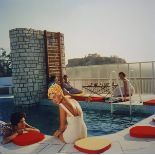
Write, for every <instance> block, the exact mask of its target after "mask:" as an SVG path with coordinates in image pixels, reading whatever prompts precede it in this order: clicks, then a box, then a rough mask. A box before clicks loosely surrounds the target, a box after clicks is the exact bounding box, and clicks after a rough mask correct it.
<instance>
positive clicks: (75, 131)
mask: <svg viewBox="0 0 155 155" xmlns="http://www.w3.org/2000/svg"><path fill="white" fill-rule="evenodd" d="M48 97H49V99H51V100H52V101H53V102H54V103H55V104H57V105H58V106H59V115H60V127H59V129H58V130H57V131H56V132H55V133H54V136H56V137H58V138H59V139H60V140H61V141H63V142H65V143H74V142H75V141H76V140H78V139H82V138H85V137H87V127H86V125H85V122H84V120H83V112H82V109H81V107H80V105H79V103H78V102H77V101H76V100H74V99H71V98H66V97H65V96H64V95H63V91H62V89H61V87H60V86H59V85H58V84H54V85H52V86H51V87H50V88H49V89H48Z"/></svg>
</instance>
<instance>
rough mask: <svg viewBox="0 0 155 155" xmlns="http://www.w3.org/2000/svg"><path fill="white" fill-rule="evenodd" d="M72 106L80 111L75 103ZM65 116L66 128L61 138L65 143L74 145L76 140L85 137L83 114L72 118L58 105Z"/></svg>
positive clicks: (62, 106)
mask: <svg viewBox="0 0 155 155" xmlns="http://www.w3.org/2000/svg"><path fill="white" fill-rule="evenodd" d="M74 105H75V106H76V107H78V109H80V111H82V109H81V107H80V105H79V103H78V102H75V103H74ZM60 106H61V108H63V109H64V110H65V111H66V113H67V114H69V115H70V116H67V128H66V129H65V131H64V132H63V138H64V141H65V142H66V143H74V142H75V141H76V140H78V139H82V138H86V137H87V127H86V124H85V122H84V120H83V114H81V116H73V114H72V113H71V112H70V111H69V110H68V109H67V108H66V107H65V106H64V105H63V104H60Z"/></svg>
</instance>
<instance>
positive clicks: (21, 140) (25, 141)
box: [12, 131, 45, 146]
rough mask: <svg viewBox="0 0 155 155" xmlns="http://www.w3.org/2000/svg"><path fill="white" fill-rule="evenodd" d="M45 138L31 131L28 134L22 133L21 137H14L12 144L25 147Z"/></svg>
mask: <svg viewBox="0 0 155 155" xmlns="http://www.w3.org/2000/svg"><path fill="white" fill-rule="evenodd" d="M44 138H45V135H44V134H42V133H40V132H37V131H31V132H28V133H24V134H22V135H18V136H17V137H15V138H14V139H13V140H12V142H13V143H14V144H16V145H19V146H26V145H30V144H34V143H37V142H39V141H41V140H43V139H44Z"/></svg>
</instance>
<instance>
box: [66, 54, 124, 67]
mask: <svg viewBox="0 0 155 155" xmlns="http://www.w3.org/2000/svg"><path fill="white" fill-rule="evenodd" d="M116 63H126V60H124V59H122V58H119V57H117V56H111V57H101V56H100V55H99V54H97V53H95V54H88V56H85V57H84V58H74V59H69V60H68V64H67V67H75V66H89V65H103V64H116Z"/></svg>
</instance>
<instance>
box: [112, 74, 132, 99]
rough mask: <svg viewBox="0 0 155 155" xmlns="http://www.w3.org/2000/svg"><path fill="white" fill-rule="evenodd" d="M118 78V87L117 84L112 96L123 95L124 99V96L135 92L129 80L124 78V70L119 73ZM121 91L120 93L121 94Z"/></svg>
mask: <svg viewBox="0 0 155 155" xmlns="http://www.w3.org/2000/svg"><path fill="white" fill-rule="evenodd" d="M119 78H120V80H121V83H120V88H119V86H117V87H116V88H115V89H114V91H113V97H121V96H122V95H123V97H124V100H126V97H129V96H130V95H131V96H132V95H133V94H134V92H135V89H134V87H133V86H132V84H131V83H130V81H129V80H128V79H127V78H126V75H125V73H124V72H120V73H119ZM121 92H122V94H121Z"/></svg>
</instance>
